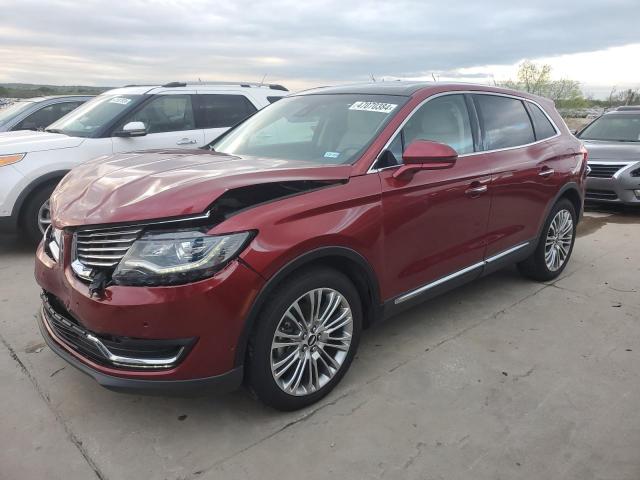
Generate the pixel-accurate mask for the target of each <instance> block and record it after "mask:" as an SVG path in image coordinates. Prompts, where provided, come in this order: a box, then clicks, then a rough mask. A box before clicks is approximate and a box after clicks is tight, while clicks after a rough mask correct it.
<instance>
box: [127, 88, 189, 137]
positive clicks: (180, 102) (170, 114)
mask: <svg viewBox="0 0 640 480" xmlns="http://www.w3.org/2000/svg"><path fill="white" fill-rule="evenodd" d="M129 122H142V123H144V125H145V127H147V132H148V133H161V132H178V131H181V130H194V129H195V128H196V122H195V120H194V118H193V108H192V107H191V95H159V96H157V97H155V98H153V99H152V100H151V101H150V102H149V103H147V104H145V105H144V106H143V107H142V108H141V109H140V110H138V111H137V112H135V113H134V114H133V115H131V116H130V117H129V118H127V119H126V120H125V121H124V122H123V123H122V125H121V126H120V128H122V126H124V125H125V124H127V123H129Z"/></svg>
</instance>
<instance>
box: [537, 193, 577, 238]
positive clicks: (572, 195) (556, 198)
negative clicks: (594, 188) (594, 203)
mask: <svg viewBox="0 0 640 480" xmlns="http://www.w3.org/2000/svg"><path fill="white" fill-rule="evenodd" d="M562 198H566V199H568V200H569V201H570V202H571V203H572V204H573V206H574V207H575V209H576V216H577V218H578V219H580V216H581V215H582V210H583V204H584V198H583V196H582V195H581V194H580V187H579V186H578V184H577V183H575V182H569V183H567V184H565V185H564V186H563V187H562V188H561V189H560V190H559V191H558V193H556V195H555V196H554V197H553V199H552V200H551V201H550V202H549V203H548V204H547V207H546V208H545V211H544V215H543V216H542V219H541V221H540V225H539V227H538V236H537V238H538V239H539V238H540V235H541V234H542V229H543V228H544V223H545V222H546V220H547V217H548V216H549V212H551V209H552V208H553V206H554V205H555V204H556V203H558V201H559V200H560V199H562Z"/></svg>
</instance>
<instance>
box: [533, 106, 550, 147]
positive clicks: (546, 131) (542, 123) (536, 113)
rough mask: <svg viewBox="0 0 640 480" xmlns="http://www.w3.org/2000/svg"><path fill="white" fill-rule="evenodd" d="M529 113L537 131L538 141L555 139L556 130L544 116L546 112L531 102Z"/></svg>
mask: <svg viewBox="0 0 640 480" xmlns="http://www.w3.org/2000/svg"><path fill="white" fill-rule="evenodd" d="M529 112H531V120H533V128H534V129H535V131H536V140H544V139H545V138H549V137H553V136H554V135H555V134H556V129H555V128H553V125H552V124H551V122H550V121H549V119H548V118H547V116H546V115H545V114H544V112H543V111H542V110H541V109H540V107H538V106H537V105H536V104H534V103H531V102H529Z"/></svg>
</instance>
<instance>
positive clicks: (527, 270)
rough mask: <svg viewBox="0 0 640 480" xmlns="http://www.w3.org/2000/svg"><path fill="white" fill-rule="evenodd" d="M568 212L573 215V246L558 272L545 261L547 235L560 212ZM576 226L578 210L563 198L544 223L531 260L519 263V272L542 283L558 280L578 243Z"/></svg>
mask: <svg viewBox="0 0 640 480" xmlns="http://www.w3.org/2000/svg"><path fill="white" fill-rule="evenodd" d="M562 210H566V211H568V212H569V213H570V214H571V220H572V222H573V229H572V236H571V245H570V247H569V252H568V254H567V256H566V258H565V259H564V263H563V264H562V265H561V266H560V268H558V269H557V270H551V269H550V268H549V267H548V266H547V262H546V261H545V243H546V240H547V233H548V232H549V228H550V226H551V222H552V221H553V219H554V218H555V216H556V215H557V214H558V212H560V211H562ZM576 226H577V215H576V209H575V207H574V206H573V203H571V202H570V201H569V200H568V199H566V198H562V199H560V200H558V202H557V203H556V204H555V205H554V206H553V208H552V209H551V211H550V212H549V216H548V217H547V220H546V221H545V223H544V227H543V228H542V232H541V233H540V238H538V245H537V247H536V249H535V251H534V252H533V253H532V254H531V256H530V257H529V258H527V259H526V260H524V261H522V262H520V263H518V270H519V271H520V273H521V274H522V275H524V276H525V277H528V278H531V279H533V280H537V281H540V282H546V281H549V280H553V279H554V278H557V277H558V276H559V275H560V274H561V273H562V271H563V270H564V269H565V267H566V266H567V264H568V263H569V259H570V258H571V253H572V252H573V245H574V244H575V241H576Z"/></svg>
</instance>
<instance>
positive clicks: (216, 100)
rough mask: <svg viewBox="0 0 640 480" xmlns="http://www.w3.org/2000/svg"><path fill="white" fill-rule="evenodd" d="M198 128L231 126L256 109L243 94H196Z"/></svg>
mask: <svg viewBox="0 0 640 480" xmlns="http://www.w3.org/2000/svg"><path fill="white" fill-rule="evenodd" d="M196 99H197V101H198V103H199V105H200V106H199V108H198V126H199V127H200V128H222V127H232V126H233V125H235V124H236V123H238V122H241V121H242V120H244V119H245V118H247V117H248V116H249V115H251V114H253V113H255V112H256V111H257V109H256V107H254V106H253V104H252V103H251V102H250V101H249V99H248V98H247V97H245V96H244V95H196Z"/></svg>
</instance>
